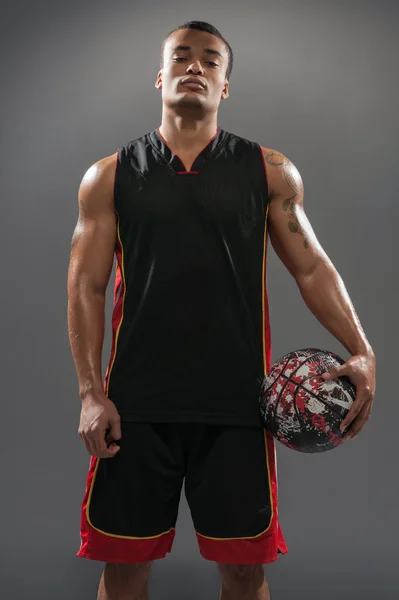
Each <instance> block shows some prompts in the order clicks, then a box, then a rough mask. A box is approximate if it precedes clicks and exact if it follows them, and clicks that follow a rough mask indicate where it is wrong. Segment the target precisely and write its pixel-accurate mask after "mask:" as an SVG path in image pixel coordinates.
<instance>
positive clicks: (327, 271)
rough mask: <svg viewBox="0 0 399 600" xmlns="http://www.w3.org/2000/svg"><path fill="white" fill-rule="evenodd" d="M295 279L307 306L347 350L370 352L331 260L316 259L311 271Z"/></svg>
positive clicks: (358, 352) (361, 352) (370, 349)
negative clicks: (315, 264)
mask: <svg viewBox="0 0 399 600" xmlns="http://www.w3.org/2000/svg"><path fill="white" fill-rule="evenodd" d="M296 282H297V284H298V287H299V290H300V292H301V294H302V297H303V299H304V301H305V303H306V305H307V306H308V308H309V309H310V310H311V312H312V313H313V314H314V316H315V317H316V318H317V319H318V321H319V322H320V323H321V324H322V325H323V326H324V327H325V328H326V329H327V330H328V331H329V332H330V333H331V334H332V335H333V336H334V337H335V338H336V339H337V340H339V341H340V342H341V344H342V345H343V346H344V347H345V348H346V349H347V350H348V352H350V353H351V354H352V355H354V354H370V353H371V354H372V353H373V351H372V348H371V346H370V344H369V342H368V341H367V338H366V335H365V333H364V331H363V329H362V326H361V324H360V321H359V318H358V316H357V314H356V312H355V309H354V307H353V305H352V302H351V300H350V298H349V294H348V292H347V290H346V288H345V285H344V283H343V281H342V278H341V277H340V275H339V273H337V271H336V269H335V267H334V266H333V265H332V264H331V263H329V262H324V261H320V262H319V264H318V266H317V268H316V269H315V270H314V271H313V272H312V273H311V274H309V275H307V276H304V277H298V278H296Z"/></svg>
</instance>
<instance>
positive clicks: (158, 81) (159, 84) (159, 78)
mask: <svg viewBox="0 0 399 600" xmlns="http://www.w3.org/2000/svg"><path fill="white" fill-rule="evenodd" d="M155 87H156V88H157V90H160V89H162V69H161V70H160V71H158V75H157V79H156V81H155Z"/></svg>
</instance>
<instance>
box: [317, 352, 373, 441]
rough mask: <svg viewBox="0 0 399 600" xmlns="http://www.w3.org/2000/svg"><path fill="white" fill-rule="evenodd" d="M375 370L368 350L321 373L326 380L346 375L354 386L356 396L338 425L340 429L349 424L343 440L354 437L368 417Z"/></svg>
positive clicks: (371, 353) (342, 429)
mask: <svg viewBox="0 0 399 600" xmlns="http://www.w3.org/2000/svg"><path fill="white" fill-rule="evenodd" d="M375 370H376V361H375V356H374V353H373V352H370V353H367V354H355V355H354V356H351V358H350V359H349V360H347V361H346V363H344V364H343V365H341V366H339V367H337V368H335V369H331V371H329V372H328V373H323V375H322V377H323V379H325V380H326V381H328V380H331V379H335V378H336V377H341V376H343V375H346V377H348V378H349V379H350V381H351V382H352V383H353V385H354V386H355V388H356V398H355V400H354V402H353V404H352V406H351V408H350V410H349V412H348V414H347V415H346V417H345V418H344V419H343V421H342V423H341V425H340V429H341V431H344V430H345V429H346V428H347V427H348V426H349V425H350V429H349V431H347V433H346V434H345V436H344V440H348V439H353V438H355V437H356V436H357V435H358V434H359V433H360V431H361V430H362V429H363V427H364V426H365V424H366V422H367V421H368V420H369V418H370V414H371V407H372V404H373V400H374V394H375Z"/></svg>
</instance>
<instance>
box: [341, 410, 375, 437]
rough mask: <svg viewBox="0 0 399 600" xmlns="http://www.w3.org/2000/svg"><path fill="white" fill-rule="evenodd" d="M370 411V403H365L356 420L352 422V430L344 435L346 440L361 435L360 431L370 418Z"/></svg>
mask: <svg viewBox="0 0 399 600" xmlns="http://www.w3.org/2000/svg"><path fill="white" fill-rule="evenodd" d="M370 412H371V409H370V404H365V405H364V406H363V408H362V410H361V411H360V412H359V414H358V416H357V417H356V419H354V421H353V422H352V425H351V428H350V430H349V431H348V432H347V433H346V435H345V436H344V439H345V440H346V439H354V438H355V437H356V436H357V435H359V433H360V432H361V430H362V429H363V427H364V426H365V425H366V423H367V421H368V420H369V416H370Z"/></svg>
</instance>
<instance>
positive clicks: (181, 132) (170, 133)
mask: <svg viewBox="0 0 399 600" xmlns="http://www.w3.org/2000/svg"><path fill="white" fill-rule="evenodd" d="M216 131H217V119H216V115H215V116H212V119H210V120H209V121H204V120H194V119H192V118H190V119H185V118H183V117H180V116H176V115H174V116H173V117H169V118H167V117H165V115H163V117H162V124H161V125H160V127H159V132H160V134H161V136H162V137H163V138H164V140H165V142H166V143H167V144H168V146H170V147H171V148H173V149H174V150H175V151H176V152H178V151H180V152H190V151H192V150H194V149H196V148H202V147H204V146H206V144H208V142H209V141H210V140H211V138H212V137H213V136H214V135H215V134H216Z"/></svg>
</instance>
